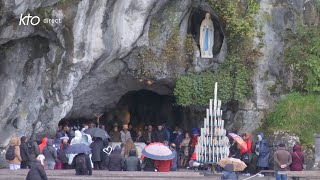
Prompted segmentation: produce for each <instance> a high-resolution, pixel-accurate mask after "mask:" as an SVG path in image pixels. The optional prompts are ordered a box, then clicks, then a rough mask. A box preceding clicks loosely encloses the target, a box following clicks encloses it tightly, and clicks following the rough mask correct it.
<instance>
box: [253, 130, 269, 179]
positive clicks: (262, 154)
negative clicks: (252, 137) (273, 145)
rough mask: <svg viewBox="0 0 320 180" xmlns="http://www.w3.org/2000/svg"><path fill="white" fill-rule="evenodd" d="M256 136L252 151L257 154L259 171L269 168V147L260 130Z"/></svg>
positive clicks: (259, 174)
mask: <svg viewBox="0 0 320 180" xmlns="http://www.w3.org/2000/svg"><path fill="white" fill-rule="evenodd" d="M257 138H258V141H257V142H256V144H255V150H254V152H255V154H256V155H257V156H258V160H257V168H258V171H259V172H260V171H261V170H266V169H268V168H269V158H270V147H269V144H268V142H267V140H266V139H265V137H264V134H263V133H262V132H261V133H259V134H258V136H257ZM258 176H260V177H262V176H264V175H263V174H261V173H258Z"/></svg>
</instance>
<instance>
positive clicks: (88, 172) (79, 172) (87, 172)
mask: <svg viewBox="0 0 320 180" xmlns="http://www.w3.org/2000/svg"><path fill="white" fill-rule="evenodd" d="M78 158H84V159H85V168H84V169H80V168H79V167H77V159H78ZM71 166H72V168H74V169H75V170H76V175H92V166H91V161H90V157H89V155H88V154H85V153H80V154H78V155H76V156H75V157H74V158H73V161H72V165H71Z"/></svg>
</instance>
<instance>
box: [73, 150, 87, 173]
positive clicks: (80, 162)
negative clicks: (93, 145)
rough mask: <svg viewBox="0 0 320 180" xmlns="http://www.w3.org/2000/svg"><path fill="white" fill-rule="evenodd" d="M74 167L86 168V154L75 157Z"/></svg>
mask: <svg viewBox="0 0 320 180" xmlns="http://www.w3.org/2000/svg"><path fill="white" fill-rule="evenodd" d="M76 169H79V170H84V169H87V166H86V156H85V155H84V154H83V155H80V156H78V157H77V158H76Z"/></svg>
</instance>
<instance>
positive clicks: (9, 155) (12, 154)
mask: <svg viewBox="0 0 320 180" xmlns="http://www.w3.org/2000/svg"><path fill="white" fill-rule="evenodd" d="M15 149H16V147H15V146H9V148H8V149H7V152H6V160H9V161H12V160H14V158H15V157H16V156H15Z"/></svg>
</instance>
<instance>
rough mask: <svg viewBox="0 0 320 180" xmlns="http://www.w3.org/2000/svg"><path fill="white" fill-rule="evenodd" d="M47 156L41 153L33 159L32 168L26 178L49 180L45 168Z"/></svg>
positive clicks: (28, 179) (29, 179)
mask: <svg viewBox="0 0 320 180" xmlns="http://www.w3.org/2000/svg"><path fill="white" fill-rule="evenodd" d="M44 160H45V157H44V156H43V155H42V154H40V155H39V156H37V158H36V159H34V160H32V161H31V168H30V170H29V172H28V175H27V177H26V180H47V179H48V177H47V174H46V172H45V170H44V168H43V166H44Z"/></svg>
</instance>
